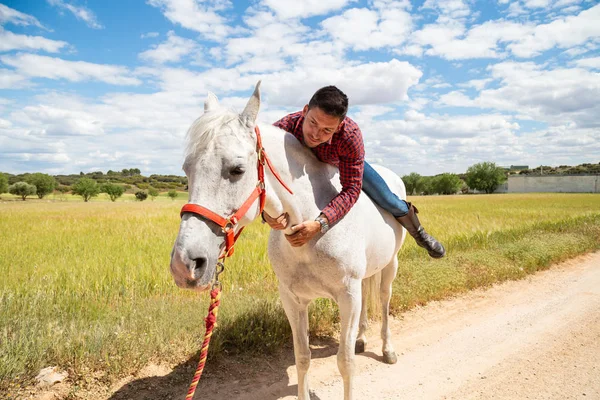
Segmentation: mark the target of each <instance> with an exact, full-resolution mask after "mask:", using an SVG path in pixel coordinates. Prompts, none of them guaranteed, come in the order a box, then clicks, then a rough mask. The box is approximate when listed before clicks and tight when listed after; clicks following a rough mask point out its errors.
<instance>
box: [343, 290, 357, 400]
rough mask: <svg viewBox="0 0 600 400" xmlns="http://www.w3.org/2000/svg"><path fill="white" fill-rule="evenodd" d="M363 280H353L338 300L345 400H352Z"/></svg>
mask: <svg viewBox="0 0 600 400" xmlns="http://www.w3.org/2000/svg"><path fill="white" fill-rule="evenodd" d="M361 298H362V294H361V280H360V279H355V280H352V281H351V282H350V283H349V285H348V287H347V288H346V289H345V290H344V292H343V293H342V294H340V295H339V296H338V298H337V302H338V305H339V307H340V322H341V334H340V348H339V350H338V353H337V363H338V368H339V369H340V373H341V374H342V379H343V380H344V399H345V400H351V399H352V380H353V375H354V345H355V342H356V333H357V332H358V320H359V317H360V310H361Z"/></svg>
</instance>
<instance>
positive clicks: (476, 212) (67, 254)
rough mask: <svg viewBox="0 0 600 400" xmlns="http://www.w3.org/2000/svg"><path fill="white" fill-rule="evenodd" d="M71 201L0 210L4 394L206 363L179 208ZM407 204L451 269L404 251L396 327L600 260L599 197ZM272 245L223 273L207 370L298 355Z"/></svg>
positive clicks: (315, 331)
mask: <svg viewBox="0 0 600 400" xmlns="http://www.w3.org/2000/svg"><path fill="white" fill-rule="evenodd" d="M7 198H8V199H11V200H12V199H13V198H12V197H10V196H6V195H3V199H7ZM67 198H69V200H68V201H64V200H59V199H58V198H57V199H56V200H55V201H48V200H37V199H32V200H27V201H25V202H23V201H20V200H19V201H7V202H2V201H0V276H2V279H1V280H0V393H2V392H3V391H4V392H6V391H8V390H14V386H15V385H25V384H28V383H29V382H30V379H31V378H32V376H35V375H36V374H37V372H38V371H39V370H40V369H41V368H43V367H47V366H50V365H58V366H60V367H61V368H62V369H66V370H68V371H69V372H70V378H69V379H71V380H72V381H73V382H74V383H75V384H77V385H85V384H86V382H87V383H89V379H91V378H89V376H90V375H88V373H89V372H94V374H93V376H94V378H93V379H94V380H95V382H96V383H98V381H100V382H106V383H108V382H112V381H114V379H116V378H119V377H122V376H124V375H125V374H128V373H131V372H132V371H136V370H138V369H140V368H141V367H142V366H144V365H146V364H147V363H149V362H157V361H162V362H166V363H177V362H182V361H185V360H188V359H189V358H190V357H191V356H192V355H194V354H196V352H197V351H198V350H199V346H200V343H201V340H202V335H203V318H204V316H205V314H206V309H207V304H208V295H207V294H204V295H201V296H199V295H198V294H196V293H194V292H190V291H184V290H181V289H179V288H177V287H176V286H175V284H174V283H173V280H172V279H171V276H170V273H169V255H170V252H171V248H172V245H173V242H174V240H175V238H176V236H177V231H178V228H179V209H180V207H181V205H182V204H183V203H184V201H185V200H184V196H183V195H181V196H180V197H179V198H178V199H177V200H175V201H171V200H170V199H168V198H166V197H164V196H161V197H159V198H158V199H157V201H154V202H152V201H150V200H147V201H144V202H135V201H133V200H132V198H128V197H125V198H123V199H120V200H119V201H117V202H115V203H111V202H110V201H107V200H106V199H105V198H103V197H102V196H99V197H98V198H96V199H94V200H93V201H92V202H89V203H84V202H83V201H81V200H79V201H75V198H71V197H70V196H67ZM50 200H52V198H50ZM411 200H412V201H413V202H414V203H415V204H416V205H417V206H418V208H419V210H420V211H421V212H420V218H421V221H422V222H423V225H424V226H425V227H426V228H427V230H428V231H429V232H430V233H432V234H433V235H434V236H435V237H436V238H438V239H439V240H440V241H442V242H443V243H444V244H445V245H446V247H447V249H448V257H446V258H444V259H442V260H432V259H430V258H429V257H428V256H427V255H426V253H425V251H423V250H422V249H419V248H418V247H417V246H416V245H415V243H414V241H413V240H412V239H408V240H407V243H406V244H405V247H404V248H403V250H402V251H401V253H400V256H399V257H400V270H399V273H398V277H397V279H396V281H395V284H394V296H393V299H392V308H393V312H394V313H396V314H398V313H400V312H402V311H404V310H406V309H409V308H410V307H413V306H414V305H416V304H423V303H426V302H427V301H430V300H433V299H440V298H444V297H447V296H450V295H453V294H456V293H460V292H463V291H466V290H469V289H472V288H474V287H480V286H486V285H490V284H492V283H494V282H498V281H502V280H505V279H517V278H521V277H523V276H525V275H526V274H528V273H531V272H533V271H535V270H538V269H542V268H545V267H547V266H548V265H550V264H551V263H554V262H558V261H561V260H564V259H567V258H570V257H574V256H576V255H578V254H582V253H585V252H588V251H591V250H594V249H599V248H600V196H599V195H593V194H507V195H479V196H432V197H415V198H412V199H411ZM267 235H268V227H266V226H264V225H261V224H260V223H254V224H253V225H251V226H250V227H249V228H248V229H246V231H245V232H244V234H243V235H242V238H241V240H240V241H239V242H238V243H239V244H238V245H237V247H236V254H235V255H234V257H232V258H231V259H229V260H228V261H227V265H226V271H225V273H224V274H223V275H222V281H223V283H224V294H223V301H222V306H221V308H220V313H219V326H218V328H217V330H216V333H215V335H214V336H213V341H212V342H211V353H210V356H211V357H218V356H219V355H220V354H224V353H225V352H226V353H227V354H229V355H231V354H234V353H236V352H261V353H264V352H274V351H277V350H278V349H280V348H281V346H282V345H283V344H284V343H290V342H291V333H290V329H289V327H288V323H287V320H286V318H285V315H284V313H283V311H282V308H281V306H280V304H279V301H278V296H277V282H276V278H275V276H274V274H273V272H272V270H271V267H270V265H269V262H268V259H267V255H266V241H267ZM310 323H311V334H312V335H314V336H319V335H335V332H336V329H337V325H336V324H337V307H336V306H335V305H333V304H332V303H331V302H330V301H328V300H318V301H316V302H315V303H314V304H313V306H312V309H311V321H310Z"/></svg>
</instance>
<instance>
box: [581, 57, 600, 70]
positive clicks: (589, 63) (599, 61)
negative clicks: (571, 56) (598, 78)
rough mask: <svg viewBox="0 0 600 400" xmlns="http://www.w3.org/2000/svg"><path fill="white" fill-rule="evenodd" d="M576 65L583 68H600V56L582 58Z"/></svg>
mask: <svg viewBox="0 0 600 400" xmlns="http://www.w3.org/2000/svg"><path fill="white" fill-rule="evenodd" d="M575 65H577V66H578V67H583V68H590V69H600V57H591V58H582V59H581V60H577V61H575Z"/></svg>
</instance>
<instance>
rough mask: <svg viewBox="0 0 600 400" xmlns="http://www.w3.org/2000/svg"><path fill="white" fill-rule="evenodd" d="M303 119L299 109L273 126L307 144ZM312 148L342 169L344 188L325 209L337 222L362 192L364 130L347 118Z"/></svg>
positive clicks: (330, 220)
mask: <svg viewBox="0 0 600 400" xmlns="http://www.w3.org/2000/svg"><path fill="white" fill-rule="evenodd" d="M303 122H304V116H303V115H302V111H298V112H296V113H293V114H290V115H287V116H285V117H283V118H282V119H280V120H279V121H277V122H275V123H274V124H273V125H275V126H276V127H278V128H281V129H283V130H284V131H287V132H289V133H291V134H292V135H294V136H295V137H296V139H298V140H299V141H300V143H302V144H304V135H303V134H302V123H303ZM311 150H312V152H313V153H314V154H315V155H316V156H317V158H318V159H319V160H321V161H322V162H324V163H327V164H331V165H334V166H336V167H338V168H339V169H340V183H341V184H342V191H341V192H340V193H339V194H338V195H337V196H335V197H334V198H333V200H331V202H330V203H329V204H328V205H327V207H325V208H324V209H323V210H322V211H321V212H322V213H323V214H324V215H325V216H326V217H327V220H328V221H329V224H330V225H333V224H334V223H335V222H337V221H338V220H339V219H340V218H342V217H343V216H344V215H346V214H347V213H348V211H350V209H351V208H352V206H353V205H354V203H356V200H358V196H359V195H360V190H361V188H362V178H363V172H364V167H365V165H364V164H365V147H364V143H363V138H362V133H361V131H360V128H359V127H358V125H356V122H354V121H352V120H351V119H350V118H348V117H346V118H344V120H343V121H342V123H341V125H340V127H339V129H338V130H337V131H336V132H335V133H334V134H333V137H332V138H331V140H330V141H329V143H322V144H320V145H318V146H317V147H314V148H311Z"/></svg>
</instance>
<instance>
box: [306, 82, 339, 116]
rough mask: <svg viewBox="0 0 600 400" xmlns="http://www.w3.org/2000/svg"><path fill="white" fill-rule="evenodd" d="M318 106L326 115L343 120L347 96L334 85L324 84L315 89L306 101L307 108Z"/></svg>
mask: <svg viewBox="0 0 600 400" xmlns="http://www.w3.org/2000/svg"><path fill="white" fill-rule="evenodd" d="M314 107H319V108H320V109H321V110H323V111H324V112H325V114H327V115H331V116H334V117H338V118H339V119H340V121H341V120H343V119H344V118H345V117H346V113H347V112H348V96H346V95H345V94H344V92H342V91H341V90H340V89H338V88H336V87H335V86H325V87H322V88H321V89H319V90H317V91H316V92H315V94H313V97H312V98H311V99H310V101H309V102H308V109H309V110H310V109H311V108H314Z"/></svg>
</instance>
